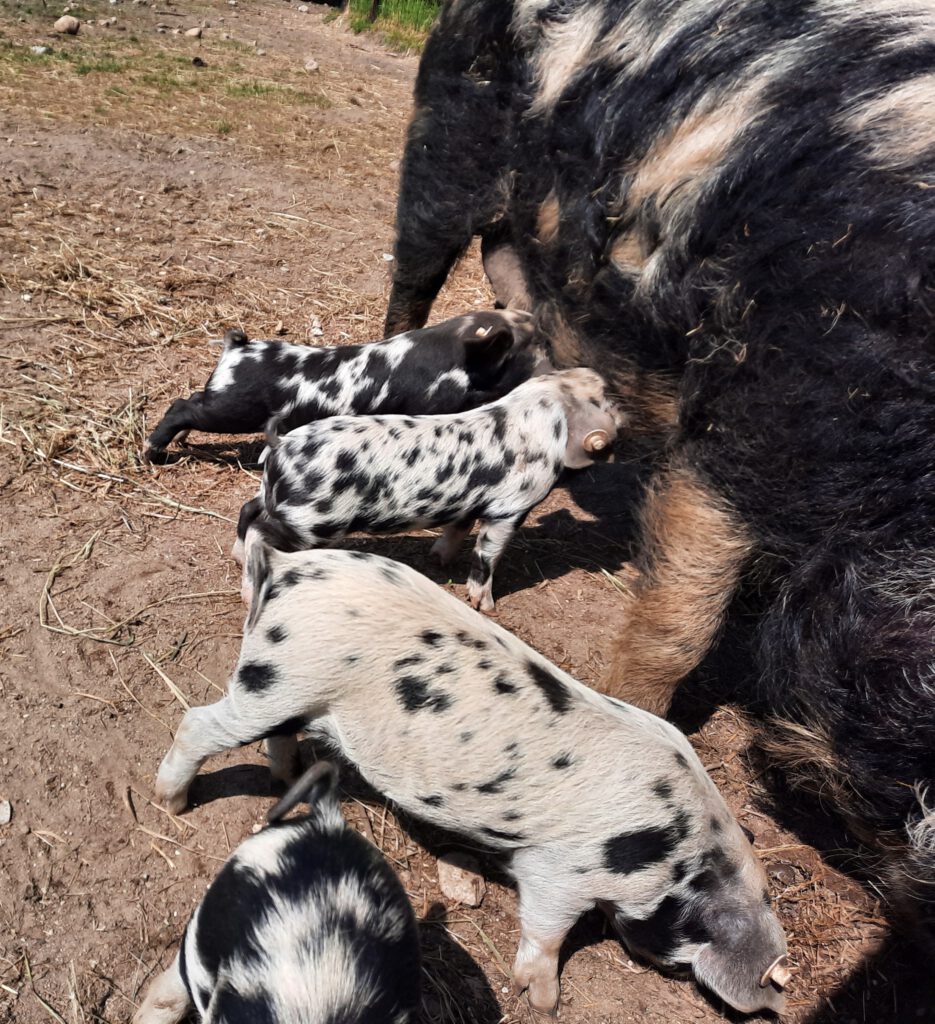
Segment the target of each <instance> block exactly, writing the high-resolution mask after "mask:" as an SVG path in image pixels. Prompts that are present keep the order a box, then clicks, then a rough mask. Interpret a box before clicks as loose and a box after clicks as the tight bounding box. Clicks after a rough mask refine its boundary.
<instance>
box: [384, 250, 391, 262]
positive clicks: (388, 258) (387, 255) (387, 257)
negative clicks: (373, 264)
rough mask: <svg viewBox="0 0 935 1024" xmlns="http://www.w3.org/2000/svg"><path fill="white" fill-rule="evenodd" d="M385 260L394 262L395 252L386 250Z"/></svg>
mask: <svg viewBox="0 0 935 1024" xmlns="http://www.w3.org/2000/svg"><path fill="white" fill-rule="evenodd" d="M383 262H384V263H392V262H393V254H392V253H391V252H385V253H384V254H383Z"/></svg>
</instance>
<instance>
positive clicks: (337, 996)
mask: <svg viewBox="0 0 935 1024" xmlns="http://www.w3.org/2000/svg"><path fill="white" fill-rule="evenodd" d="M336 778H337V773H336V771H335V768H334V766H333V765H331V764H329V763H327V762H320V763H318V764H316V765H313V766H312V767H311V768H310V769H309V770H308V771H307V772H306V773H305V774H304V775H303V776H302V778H301V779H300V780H299V781H298V782H297V783H296V784H295V786H293V787H292V789H291V790H290V792H289V793H287V794H286V796H285V797H283V799H282V800H281V801H280V802H279V803H278V804H277V805H276V806H275V807H274V808H273V809H272V810H271V811H270V813H269V821H270V822H271V824H270V826H269V827H267V828H265V829H264V830H263V831H262V832H260V833H259V834H258V835H255V836H252V837H250V838H249V839H247V840H246V841H245V842H243V843H241V845H240V846H239V847H238V848H237V849H236V850H235V851H234V853H233V855H232V856H231V857H230V858H229V859H228V860H227V862H226V863H225V865H224V867H223V868H221V871H220V873H219V874H218V876H217V878H216V879H215V880H214V881H213V882H212V883H211V886H210V888H209V889H208V891H207V893H206V894H205V897H204V899H203V900H202V901H201V904H200V906H199V907H198V909H197V910H196V911H195V913H194V914H193V915H192V918H191V921H190V922H189V924H188V927H187V928H186V929H185V935H184V937H183V938H182V942H181V945H180V947H179V952H178V954H177V955H176V958H175V960H174V961H173V962H172V966H171V967H169V969H168V970H167V971H165V972H163V974H161V975H160V976H159V977H158V978H157V979H156V981H155V982H154V983H153V984H152V985H151V986H150V988H149V990H148V992H147V994H146V999H145V1000H144V1002H143V1004H142V1006H141V1007H140V1009H139V1010H138V1011H137V1013H136V1015H135V1017H134V1018H133V1021H134V1024H176V1021H179V1020H181V1019H182V1018H183V1017H184V1016H185V1015H186V1013H187V1012H188V1011H189V1008H190V1007H191V1006H194V1007H195V1009H196V1010H197V1011H198V1013H199V1014H200V1015H201V1017H202V1018H203V1019H204V1020H205V1021H211V1022H212V1024H248V1022H251V1024H253V1022H263V1024H309V1022H312V1021H339V1020H340V1021H343V1022H347V1024H409V1022H410V1021H414V1020H415V1019H416V1011H417V1008H418V1005H419V972H420V957H419V939H418V934H417V928H416V922H415V917H414V916H413V913H412V908H411V906H410V905H409V901H408V899H407V898H406V894H405V892H404V891H403V887H402V886H401V885H400V883H399V880H398V879H397V877H396V875H395V874H394V873H393V871H392V870H391V869H390V867H389V866H388V865H387V863H386V862H385V861H384V859H383V858H382V857H381V856H380V854H379V852H378V851H377V850H376V849H375V848H374V847H373V846H371V844H370V843H368V842H367V841H366V840H365V839H364V838H363V837H362V836H359V835H358V834H357V833H356V832H354V831H353V830H352V829H350V828H348V827H347V825H346V824H345V822H344V818H343V817H342V816H341V811H340V808H339V806H338V800H337V794H336V792H335V783H336ZM303 799H305V800H308V802H309V804H310V810H309V813H308V814H307V815H305V816H303V817H295V818H290V819H288V820H286V821H284V820H282V819H283V817H284V815H285V814H287V813H288V811H289V810H291V809H292V807H294V806H295V804H297V803H298V802H299V801H300V800H303Z"/></svg>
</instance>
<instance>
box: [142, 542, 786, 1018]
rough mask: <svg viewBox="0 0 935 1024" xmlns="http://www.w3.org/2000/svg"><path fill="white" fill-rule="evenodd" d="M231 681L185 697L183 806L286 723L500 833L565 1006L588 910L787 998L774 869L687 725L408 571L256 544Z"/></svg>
mask: <svg viewBox="0 0 935 1024" xmlns="http://www.w3.org/2000/svg"><path fill="white" fill-rule="evenodd" d="M249 559H250V569H251V573H252V576H253V580H254V593H253V601H252V604H251V606H250V611H249V615H248V618H247V622H246V627H245V635H244V639H243V646H242V648H241V652H240V660H239V662H238V664H237V667H236V669H235V670H234V674H233V676H232V677H231V679H230V682H229V684H228V690H227V695H226V696H225V697H224V698H222V699H221V700H220V701H218V702H217V703H215V704H211V705H208V706H206V707H196V708H192V709H191V710H190V711H188V712H187V713H186V714H185V716H184V718H183V719H182V723H181V725H180V727H179V730H178V732H177V734H176V737H175V742H174V743H173V744H172V747H171V749H170V750H169V752H168V754H167V755H166V757H165V759H164V760H163V762H162V765H161V767H160V769H159V773H158V776H157V780H156V796H157V798H158V800H159V801H160V803H161V804H162V805H163V806H165V807H167V808H168V809H169V810H171V811H173V812H178V811H181V810H182V809H183V808H184V807H185V805H186V802H187V794H188V789H189V786H190V784H191V782H192V780H193V778H194V777H195V775H196V773H197V772H198V769H199V768H200V766H201V765H202V763H203V762H204V761H205V759H206V758H208V757H211V756H212V755H214V754H219V753H221V752H222V751H225V750H228V749H231V748H233V747H237V746H241V745H243V744H246V743H251V742H253V741H255V740H259V739H261V738H265V737H269V740H268V747H269V752H270V757H271V761H272V768H273V772H274V774H275V775H278V776H279V777H290V776H291V774H292V773H293V771H294V762H295V759H296V754H297V746H296V738H295V735H294V733H295V731H297V730H302V731H305V732H309V733H311V734H313V735H315V736H316V737H318V738H320V739H322V740H324V741H326V742H328V743H329V744H331V745H333V747H334V748H335V749H336V750H338V751H340V753H341V754H342V755H343V756H344V757H346V758H347V759H348V760H350V761H351V762H353V763H354V764H355V765H356V766H357V768H358V769H359V770H360V772H361V774H362V775H363V776H364V778H365V779H367V781H368V782H369V783H370V784H371V785H372V786H373V787H374V788H375V789H377V790H378V791H379V792H381V793H383V794H384V795H385V796H386V798H387V799H388V800H389V801H391V802H392V803H393V804H394V806H396V807H399V808H401V809H402V810H403V811H404V812H405V813H406V814H408V815H411V816H412V817H413V818H420V819H422V820H423V821H425V822H428V823H430V824H431V825H434V826H437V827H438V828H441V829H445V830H447V831H450V832H455V833H460V834H461V835H463V836H465V837H466V838H467V839H468V840H469V841H470V842H471V843H472V844H484V845H486V846H488V847H490V848H492V849H493V850H495V851H499V852H500V853H501V854H502V855H503V857H504V858H505V859H506V861H507V863H508V867H509V870H510V871H511V872H512V874H513V876H514V878H515V879H516V883H517V887H518V890H519V913H520V926H521V934H520V943H519V950H518V952H517V954H516V959H515V961H514V967H513V974H514V980H515V984H516V987H517V988H518V989H528V992H529V999H530V1002H531V1003H532V1005H533V1006H534V1007H535V1008H536V1009H539V1010H543V1011H551V1010H554V1009H555V1007H556V1006H557V1004H558V999H559V981H558V962H559V951H560V949H561V946H562V942H563V940H564V937H565V935H566V934H567V933H568V931H569V929H570V928H571V927H572V925H573V924H574V923H575V921H576V920H577V919H578V917H579V916H580V915H581V914H583V913H584V912H585V911H587V910H588V909H589V908H591V907H593V906H595V905H599V906H601V907H603V908H604V909H605V910H606V911H607V913H608V914H609V915H610V917H611V919H612V920H613V922H614V924H615V925H616V927H617V928H618V929H619V932H620V934H621V936H622V938H623V940H624V942H625V943H626V944H627V945H628V946H629V947H630V948H631V949H632V950H634V951H635V952H637V953H640V954H643V955H644V956H646V957H647V958H649V959H651V960H653V961H655V962H656V963H657V964H659V965H661V966H663V967H666V968H691V969H692V970H693V971H694V974H695V977H696V978H697V979H698V981H700V982H701V983H702V984H703V985H705V986H707V987H708V988H710V989H711V990H712V991H713V992H715V993H717V994H718V995H719V996H720V997H721V998H722V999H724V1000H725V1001H726V1002H727V1003H729V1004H730V1005H731V1006H733V1007H735V1008H737V1009H738V1010H742V1011H744V1012H753V1011H755V1010H759V1009H764V1008H769V1009H773V1010H781V1009H782V1006H783V996H782V993H781V992H780V988H781V986H782V985H783V984H784V983H785V982H786V981H787V980H788V977H789V972H788V968H787V967H786V966H785V957H786V941H785V938H784V936H783V932H782V929H781V927H780V925H779V923H778V921H777V919H776V917H775V915H774V914H773V912H772V910H771V909H770V905H769V898H768V895H767V886H766V878H765V874H764V871H763V869H762V867H761V866H760V864H759V863H758V861H757V859H756V857H755V856H754V853H753V851H752V849H751V847H750V844H749V843H748V842H747V839H746V838H745V836H744V835H743V833H742V832H741V830H740V827H739V826H738V824H737V822H736V821H735V820H734V818H733V817H732V816H731V813H730V811H729V810H728V808H727V806H726V804H725V803H724V800H723V799H722V798H721V796H720V794H719V793H718V791H717V789H716V788H715V786H714V784H713V783H712V782H711V780H710V778H709V777H708V775H707V773H706V772H705V770H704V768H703V767H702V765H701V762H700V761H699V760H698V757H697V755H696V754H695V752H694V750H693V749H692V747H691V745H690V744H689V743H688V741H687V740H686V739H685V737H684V736H683V735H682V734H681V733H680V732H679V731H678V730H677V729H676V728H675V727H674V726H672V725H670V724H668V723H667V722H665V721H663V720H662V719H660V718H656V717H655V716H654V715H652V714H650V713H649V712H646V711H642V710H640V709H638V708H635V707H631V706H629V705H626V704H623V703H621V702H620V701H617V700H614V699H612V698H610V697H605V696H603V695H601V694H598V693H595V692H594V691H593V690H590V689H588V688H587V687H586V686H584V685H583V684H581V683H579V682H577V681H576V680H575V679H573V678H572V677H571V676H570V675H568V674H567V673H565V672H562V671H561V670H560V669H558V668H556V667H555V666H554V665H552V664H550V663H549V662H548V661H547V660H546V659H545V658H543V657H542V656H541V655H540V654H538V653H537V652H536V651H534V650H533V649H532V648H530V647H528V646H527V645H526V644H524V643H523V642H522V641H520V640H518V639H517V638H516V637H514V636H512V635H511V634H510V633H508V632H506V630H504V629H502V628H500V627H499V626H498V625H497V624H496V623H494V622H493V621H491V620H489V619H487V618H485V617H484V616H481V615H478V614H477V613H476V612H474V611H472V610H471V609H470V608H468V607H467V606H466V605H465V604H463V603H462V602H461V601H459V600H457V598H455V597H453V596H452V595H451V594H449V593H448V592H447V591H445V590H442V589H441V588H440V587H437V586H436V585H435V584H433V583H432V582H430V581H429V580H427V579H426V578H425V577H424V576H421V575H420V574H419V573H417V572H415V571H414V570H412V569H410V568H408V567H406V566H403V565H400V564H399V563H397V562H393V561H390V560H388V559H386V558H380V557H378V556H376V555H368V554H363V553H360V552H353V551H340V550H318V551H304V552H296V553H284V552H279V551H275V550H273V549H270V548H267V547H266V546H265V545H264V544H262V543H257V544H254V545H253V546H252V547H251V550H250V553H249Z"/></svg>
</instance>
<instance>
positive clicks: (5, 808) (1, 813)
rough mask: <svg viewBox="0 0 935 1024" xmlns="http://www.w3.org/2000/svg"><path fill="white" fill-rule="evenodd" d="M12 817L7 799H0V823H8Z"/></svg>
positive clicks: (11, 810) (11, 808)
mask: <svg viewBox="0 0 935 1024" xmlns="http://www.w3.org/2000/svg"><path fill="white" fill-rule="evenodd" d="M12 817H13V807H12V806H11V804H10V801H9V800H0V825H9V824H10V819H11V818H12Z"/></svg>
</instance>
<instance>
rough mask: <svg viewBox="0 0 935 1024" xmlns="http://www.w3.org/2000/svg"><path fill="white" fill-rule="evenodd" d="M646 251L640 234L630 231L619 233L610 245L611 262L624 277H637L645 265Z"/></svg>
mask: <svg viewBox="0 0 935 1024" xmlns="http://www.w3.org/2000/svg"><path fill="white" fill-rule="evenodd" d="M646 259H647V253H646V249H645V246H644V245H643V242H642V240H641V238H640V236H639V235H638V234H637V233H635V232H632V231H628V232H626V233H625V234H623V235H621V236H620V237H619V238H618V239H617V240H616V241H615V242H614V244H613V245H612V246H611V249H610V260H611V263H613V265H614V266H615V267H616V268H617V269H618V270H619V271H620V273H621V274H623V275H625V276H626V277H638V276H639V275H640V273H642V270H643V267H644V266H646Z"/></svg>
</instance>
